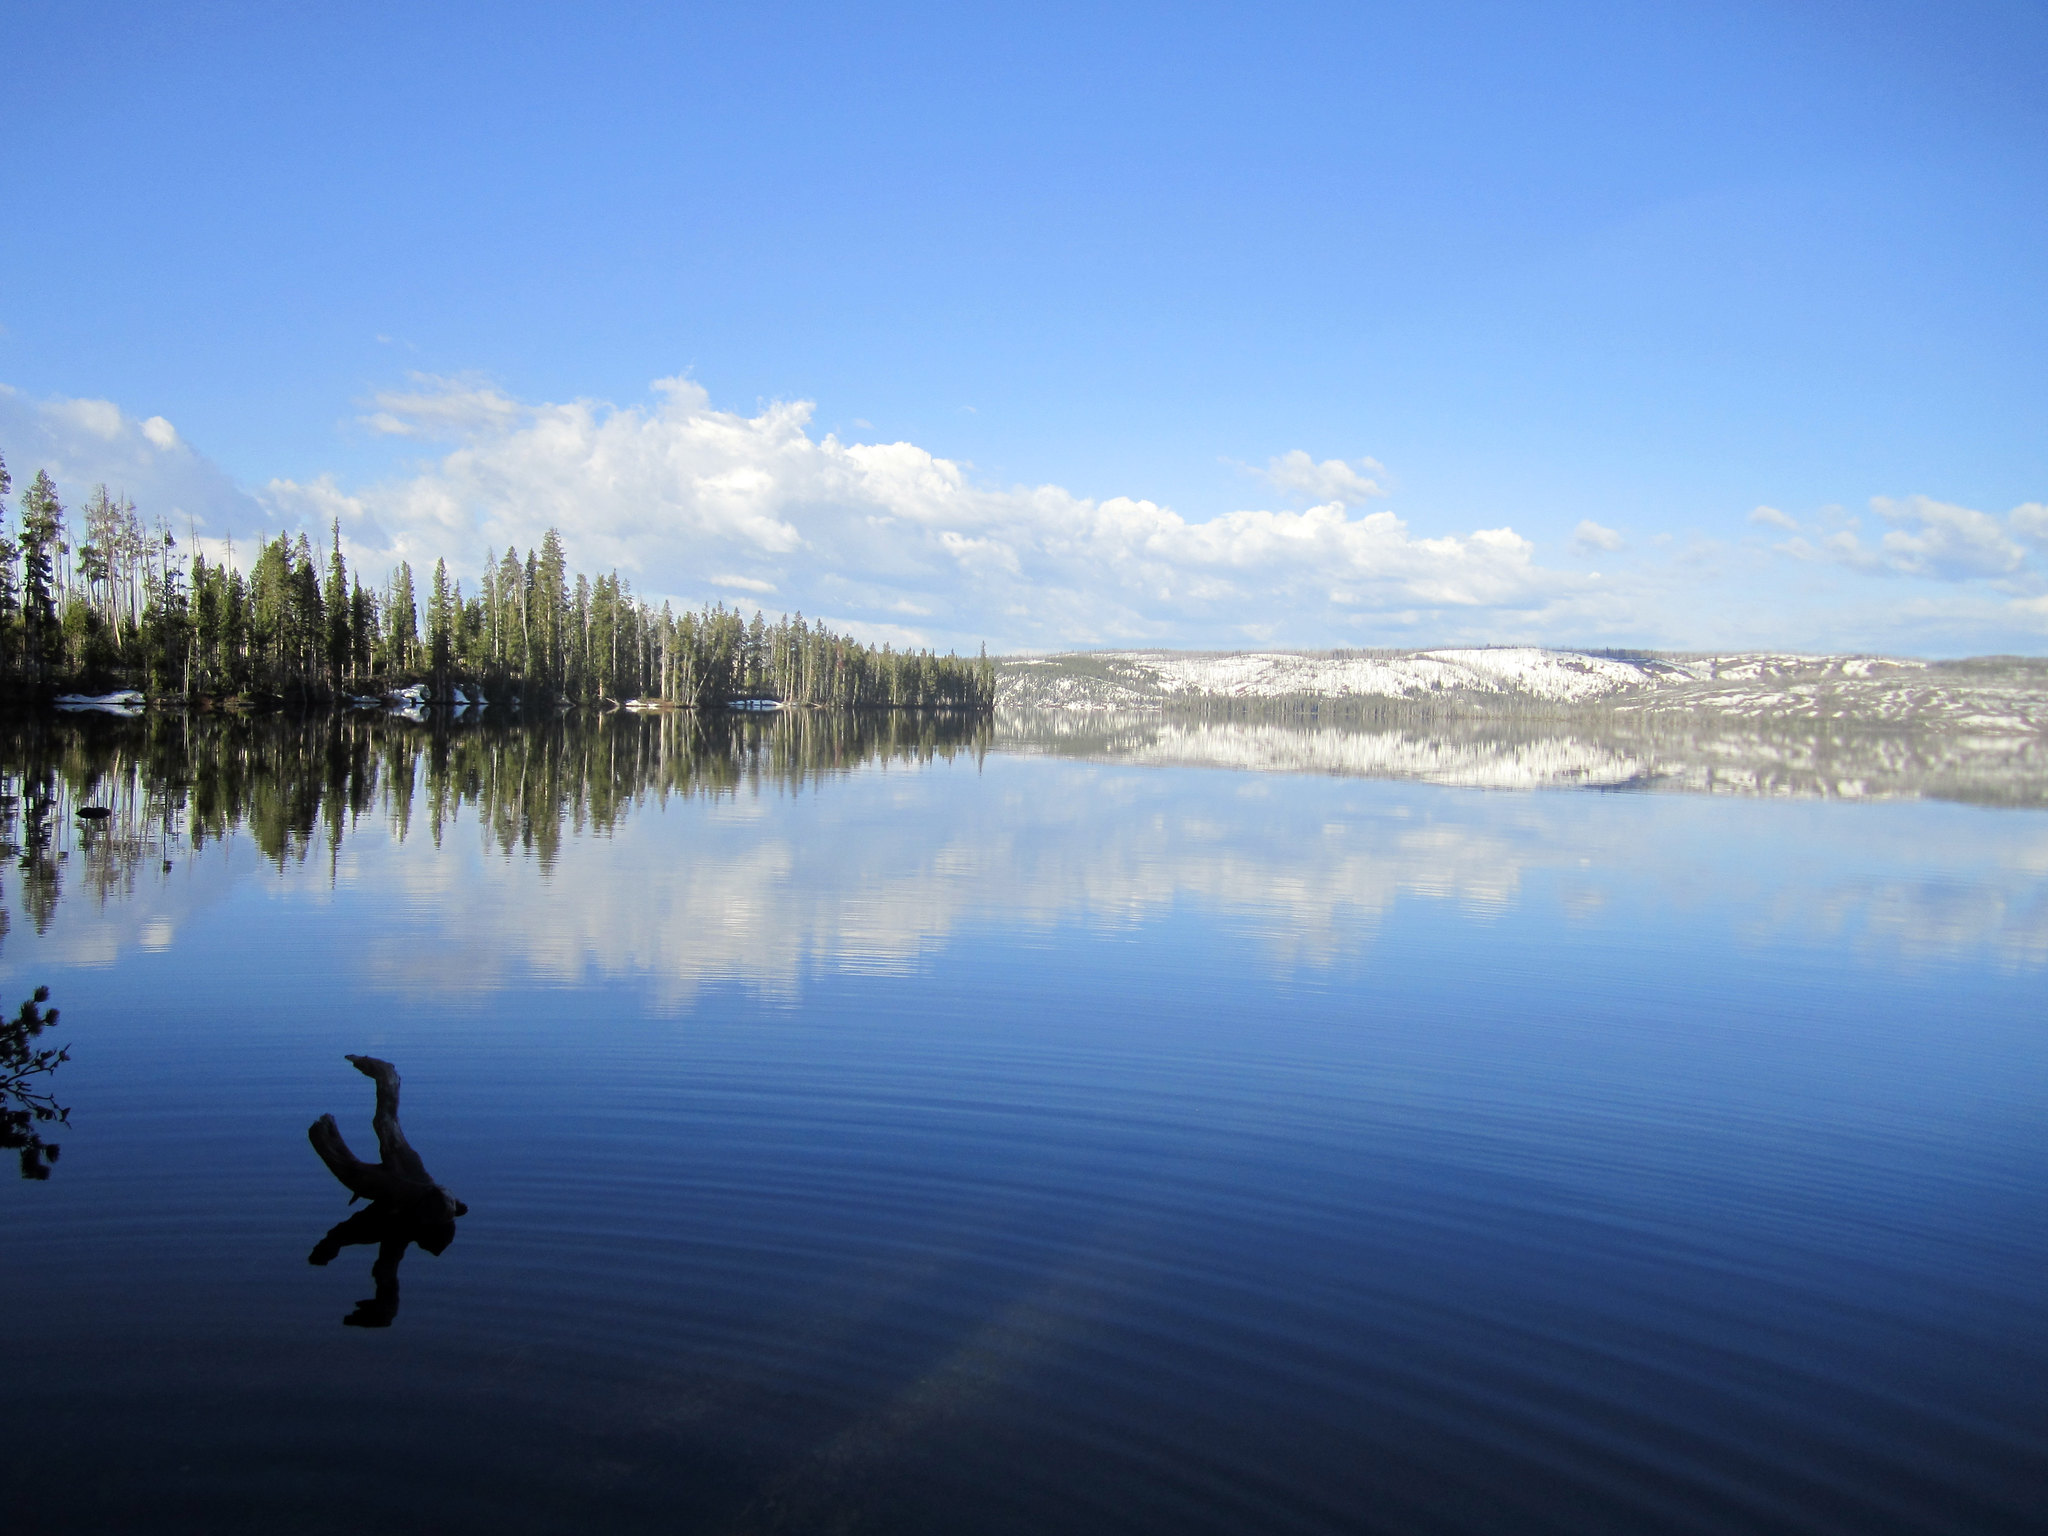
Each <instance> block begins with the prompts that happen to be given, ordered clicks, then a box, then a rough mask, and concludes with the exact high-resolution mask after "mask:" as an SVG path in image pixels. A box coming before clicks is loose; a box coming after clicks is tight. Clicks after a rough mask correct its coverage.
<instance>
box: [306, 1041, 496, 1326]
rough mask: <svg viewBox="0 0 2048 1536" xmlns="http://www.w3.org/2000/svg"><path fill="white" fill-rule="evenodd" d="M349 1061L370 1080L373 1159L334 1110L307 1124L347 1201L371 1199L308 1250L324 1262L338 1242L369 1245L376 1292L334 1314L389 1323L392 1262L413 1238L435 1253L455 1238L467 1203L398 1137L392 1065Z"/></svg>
mask: <svg viewBox="0 0 2048 1536" xmlns="http://www.w3.org/2000/svg"><path fill="white" fill-rule="evenodd" d="M348 1060H349V1062H350V1064H351V1065H353V1066H354V1067H355V1069H356V1070H357V1071H358V1072H360V1073H362V1074H363V1076H365V1077H367V1078H369V1079H371V1080H372V1081H373V1082H375V1083H376V1085H377V1108H376V1114H375V1117H374V1118H373V1119H372V1120H371V1126H372V1128H373V1129H374V1130H375V1131H376V1134H377V1152H378V1161H376V1162H374V1163H366V1162H364V1161H363V1160H362V1159H361V1158H359V1157H357V1156H356V1155H355V1154H354V1153H353V1152H351V1151H350V1150H349V1147H348V1143H347V1142H346V1141H345V1140H343V1139H342V1134H341V1128H340V1127H339V1126H337V1125H336V1124H335V1123H334V1116H332V1115H322V1116H321V1117H320V1118H319V1119H318V1120H315V1121H314V1122H313V1124H312V1126H311V1128H310V1129H309V1130H308V1131H307V1133H306V1135H307V1139H308V1140H309V1141H311V1142H312V1144H313V1150H314V1151H315V1152H317V1153H318V1154H319V1156H320V1161H321V1162H323V1163H325V1164H326V1165H327V1169H328V1171H329V1172H330V1173H332V1174H333V1175H334V1176H335V1178H336V1179H338V1180H340V1182H341V1185H342V1187H343V1188H344V1189H346V1190H347V1191H348V1192H349V1196H348V1198H349V1204H351V1205H353V1204H355V1202H356V1201H358V1200H362V1199H367V1200H368V1201H369V1202H370V1204H369V1205H368V1206H367V1207H366V1208H365V1209H363V1210H360V1211H358V1212H356V1214H355V1215H353V1216H351V1217H349V1218H348V1219H347V1220H345V1221H341V1222H337V1223H336V1224H335V1225H334V1226H332V1227H330V1228H329V1229H328V1231H327V1235H326V1236H325V1237H323V1238H321V1239H320V1241H319V1242H318V1243H316V1244H315V1245H314V1247H313V1251H312V1253H310V1254H309V1255H307V1261H308V1262H309V1263H312V1264H315V1265H320V1266H323V1267H324V1266H325V1265H327V1264H330V1263H332V1262H333V1261H334V1259H335V1257H336V1256H337V1255H339V1254H340V1252H341V1250H342V1249H344V1248H354V1247H358V1246H364V1245H369V1244H375V1245H376V1248H377V1258H376V1260H375V1262H374V1263H372V1264H371V1265H370V1278H371V1280H372V1281H374V1282H375V1284H376V1287H377V1294H376V1295H375V1296H371V1297H366V1298H364V1299H363V1300H361V1301H359V1302H357V1303H356V1307H355V1310H354V1311H353V1312H351V1313H349V1315H348V1316H347V1317H344V1318H343V1319H342V1320H341V1321H342V1323H343V1325H344V1326H346V1327H350V1328H388V1327H390V1326H391V1322H392V1319H393V1318H395V1317H397V1316H398V1266H399V1264H400V1263H401V1262H402V1261H403V1260H404V1258H405V1250H406V1249H408V1248H410V1247H411V1246H413V1244H415V1243H417V1244H418V1245H419V1246H420V1247H421V1248H423V1249H425V1250H426V1251H427V1252H428V1253H431V1254H434V1255H436V1256H439V1255H440V1254H442V1253H444V1252H446V1251H447V1248H448V1245H449V1244H450V1243H452V1242H454V1241H455V1220H456V1218H457V1217H459V1216H466V1215H468V1214H469V1207H468V1206H467V1205H465V1204H463V1203H462V1202H461V1201H460V1200H457V1199H456V1198H455V1197H454V1196H453V1195H451V1194H449V1193H448V1191H447V1190H445V1189H443V1188H442V1187H441V1186H440V1185H439V1184H437V1183H435V1182H434V1180H433V1178H432V1177H431V1176H430V1175H429V1174H428V1173H427V1168H426V1164H425V1163H423V1162H422V1161H421V1160H420V1155H419V1153H417V1152H415V1151H414V1150H413V1149H412V1146H411V1144H410V1143H408V1142H407V1141H406V1139H405V1131H404V1129H403V1128H402V1127H401V1126H400V1125H399V1121H398V1088H399V1079H398V1069H397V1068H396V1067H394V1066H392V1064H391V1063H390V1062H388V1061H382V1060H379V1059H378V1058H377V1057H374V1056H350V1057H349V1058H348Z"/></svg>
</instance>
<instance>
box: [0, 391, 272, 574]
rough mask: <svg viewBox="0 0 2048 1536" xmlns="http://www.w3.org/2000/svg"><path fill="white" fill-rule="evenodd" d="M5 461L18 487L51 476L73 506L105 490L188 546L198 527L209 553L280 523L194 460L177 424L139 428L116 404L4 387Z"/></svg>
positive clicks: (148, 422) (159, 422)
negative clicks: (237, 536)
mask: <svg viewBox="0 0 2048 1536" xmlns="http://www.w3.org/2000/svg"><path fill="white" fill-rule="evenodd" d="M0 455H4V456H5V458H6V460H7V465H8V468H9V470H10V471H11V472H12V473H13V475H14V478H15V480H16V482H17V483H20V482H24V481H26V480H27V479H28V478H29V477H30V476H32V475H33V474H34V473H35V472H36V471H37V470H39V469H42V470H47V471H49V474H50V477H51V478H52V479H53V480H55V481H56V482H57V492H58V495H59V496H60V497H62V498H63V501H64V504H65V505H66V506H67V507H76V506H78V505H79V504H80V503H82V502H83V501H84V500H85V498H86V497H87V496H88V495H89V494H90V493H91V491H92V488H93V486H95V485H101V484H103V485H105V486H107V487H108V488H109V489H110V490H112V491H113V492H114V493H115V494H116V495H126V496H128V497H130V498H131V499H132V500H133V501H134V502H135V504H136V506H137V507H138V508H139V509H140V510H141V512H142V515H143V517H144V518H146V519H148V520H150V521H152V522H153V521H154V520H155V519H157V518H159V517H161V518H163V519H164V520H165V521H166V522H168V523H169V524H170V528H171V531H172V533H173V534H174V535H175V536H176V538H177V539H178V541H179V543H180V545H183V544H184V543H185V542H186V541H187V539H188V537H189V533H190V530H192V529H194V528H196V529H197V530H198V532H199V534H200V535H201V538H202V542H206V547H207V549H208V552H209V553H213V552H214V551H215V547H216V546H215V545H214V544H213V543H212V542H208V541H209V540H217V539H219V538H220V537H221V536H222V535H224V534H227V533H230V532H239V533H241V534H243V535H245V536H246V535H250V534H253V533H254V532H255V531H256V530H257V529H258V528H259V527H261V526H262V525H263V523H264V522H265V521H266V520H267V519H269V518H271V517H272V516H274V514H272V513H271V512H269V511H267V510H266V509H265V508H264V507H263V506H262V505H261V504H260V503H259V502H258V501H257V500H256V499H255V498H254V497H252V496H251V495H250V494H249V493H248V492H247V491H245V490H243V489H242V488H241V487H240V486H238V485H236V484H235V483H234V481H233V480H232V479H231V478H229V476H227V475H226V474H224V473H223V472H222V471H221V469H220V468H219V466H217V465H215V464H211V463H209V462H208V461H207V460H206V459H204V458H202V457H201V456H200V455H198V454H196V453H193V452H192V451H191V449H190V448H188V447H187V446H186V445H185V443H184V442H183V440H182V439H180V437H179V436H178V432H177V429H176V428H175V427H174V426H172V425H171V423H170V422H169V421H167V420H165V419H164V418H163V417H161V416H151V417H148V418H147V419H145V420H141V421H137V420H136V419H135V418H134V417H132V416H129V415H127V414H126V413H125V412H123V411H122V410H121V408H120V407H119V406H117V405H115V404H114V403H113V402H112V401H111V400H66V399H54V400H38V399H35V398H33V397H32V396H29V395H25V394H23V393H22V392H21V391H19V390H16V389H11V388H7V387H5V386H0ZM245 541H246V540H245Z"/></svg>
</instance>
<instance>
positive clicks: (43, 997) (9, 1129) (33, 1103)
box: [0, 987, 71, 1179]
mask: <svg viewBox="0 0 2048 1536" xmlns="http://www.w3.org/2000/svg"><path fill="white" fill-rule="evenodd" d="M49 1000H50V989H49V988H48V987H37V988H36V990H35V995H34V996H33V997H31V998H29V999H28V1001H27V1002H25V1003H23V1004H22V1005H21V1008H20V1011H19V1012H17V1013H16V1014H15V1016H14V1017H13V1018H11V1019H5V1020H0V1150H4V1151H8V1152H13V1153H16V1154H17V1155H18V1156H19V1157H20V1159H21V1176H22V1177H23V1178H24V1179H47V1178H48V1177H49V1176H50V1165H51V1164H52V1163H54V1162H56V1161H57V1153H58V1145H57V1143H56V1142H54V1141H45V1140H44V1139H43V1135H42V1132H41V1131H40V1130H38V1129H37V1127H39V1126H46V1125H69V1124H70V1123H71V1111H70V1110H68V1109H66V1108H65V1107H64V1106H63V1105H61V1104H59V1103H58V1102H57V1100H56V1099H55V1098H54V1097H53V1096H52V1095H51V1093H50V1091H49V1090H48V1089H46V1088H43V1087H41V1086H39V1085H37V1084H36V1082H35V1079H37V1078H40V1077H47V1076H48V1075H49V1074H51V1073H53V1072H55V1071H56V1070H57V1068H58V1067H60V1066H62V1065H63V1064H64V1063H65V1062H67V1061H69V1060H70V1059H71V1049H70V1047H69V1046H57V1047H51V1046H40V1047H39V1046H37V1045H36V1043H35V1042H36V1037H37V1036H39V1035H40V1034H42V1032H43V1031H44V1030H46V1029H48V1028H49V1027H50V1026H51V1025H52V1024H54V1023H56V1022H57V1010H56V1009H54V1008H45V1007H43V1006H42V1005H43V1004H44V1003H46V1002H48V1001H49Z"/></svg>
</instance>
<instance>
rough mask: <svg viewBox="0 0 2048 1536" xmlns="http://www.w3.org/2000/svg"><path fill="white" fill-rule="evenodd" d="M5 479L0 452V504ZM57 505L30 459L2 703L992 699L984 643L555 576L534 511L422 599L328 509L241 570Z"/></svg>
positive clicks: (160, 526)
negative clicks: (936, 645)
mask: <svg viewBox="0 0 2048 1536" xmlns="http://www.w3.org/2000/svg"><path fill="white" fill-rule="evenodd" d="M11 489H12V481H11V479H10V476H9V474H8V470H7V466H6V463H5V461H4V460H0V506H4V498H5V497H6V496H7V495H8V493H9V492H10V491H11ZM76 517H77V523H76V524H74V523H73V521H72V514H71V513H69V512H67V509H66V508H65V507H64V505H63V502H62V500H61V499H60V498H59V496H58V493H57V487H56V485H55V484H54V483H53V482H52V481H51V479H50V477H49V475H48V474H47V473H46V472H44V471H40V470H39V471H37V473H36V476H35V479H34V480H33V481H32V482H31V483H30V484H29V485H28V487H27V488H26V489H25V490H24V491H23V492H22V493H21V496H20V500H19V517H18V519H17V520H16V521H15V522H14V525H13V526H12V527H8V526H6V525H5V520H4V519H0V688H4V691H5V693H6V694H7V695H8V696H10V697H12V698H14V699H16V700H27V699H38V698H44V697H48V696H50V695H52V694H55V693H59V692H63V691H73V692H79V693H105V692H109V691H113V690H116V689H136V690H139V691H141V692H143V693H145V694H147V695H149V696H150V697H152V698H158V699H174V700H181V701H188V702H194V703H199V704H211V703H242V704H250V705H261V704H264V703H285V702H289V703H293V704H297V705H301V706H309V705H320V704H329V703H347V702H349V701H351V700H360V699H365V698H381V697H383V696H386V695H389V694H392V693H396V692H398V691H400V690H404V689H407V688H411V687H414V686H415V685H421V686H423V687H424V690H425V692H426V695H427V696H428V697H429V698H432V699H437V700H446V699H451V698H453V697H455V694H456V690H458V689H459V690H461V692H462V694H463V696H464V697H467V698H471V699H481V700H488V701H490V702H492V703H501V704H502V703H526V704H540V703H556V704H561V703H567V704H606V703H623V702H629V701H635V700H647V701H658V702H660V703H664V704H672V705H677V706H682V707H693V708H702V707H717V706H720V705H729V704H735V703H742V702H746V701H750V700H761V701H768V700H773V701H776V702H779V703H782V704H786V705H804V706H820V707H841V708H884V709H888V708H910V709H947V710H966V711H970V712H974V713H977V714H987V713H989V712H990V711H992V710H993V709H994V707H995V668H994V665H993V663H991V662H990V661H989V659H988V657H987V654H986V650H985V649H984V652H983V654H982V655H980V656H978V657H971V658H963V657H960V656H958V655H954V654H947V655H944V656H940V655H937V654H935V653H934V652H932V651H929V650H900V651H899V650H896V649H893V648H892V647H890V646H887V645H883V646H879V647H878V646H872V645H866V644H863V643H862V642H860V641H858V640H856V639H854V638H852V637H851V636H848V635H841V634H835V633H833V631H832V630H831V629H829V628H828V627H826V626H825V625H823V624H818V623H813V622H808V621H806V620H805V619H804V617H803V615H802V614H800V613H799V614H795V615H792V616H788V617H785V618H782V619H779V620H777V621H776V622H774V623H772V624H771V623H769V622H768V621H767V620H766V619H764V617H763V616H762V615H761V613H760V612H758V611H756V613H755V614H754V616H753V618H752V620H751V621H750V620H748V619H747V618H746V617H744V616H743V615H742V614H741V613H740V612H739V611H738V610H737V609H730V608H727V607H725V606H724V605H723V604H722V603H721V604H714V605H712V606H710V607H706V608H700V609H694V610H692V609H685V610H682V611H680V612H678V611H677V610H676V609H675V608H674V607H673V605H672V604H670V603H667V602H664V603H662V605H661V606H660V607H659V608H656V607H655V606H653V605H652V604H651V603H648V602H646V601H644V600H642V599H640V598H638V597H636V596H635V595H634V593H633V590H632V587H631V585H630V583H628V582H627V581H625V580H624V579H623V578H622V577H620V576H619V574H618V573H617V572H616V571H613V572H611V573H610V574H608V575H601V576H597V577H594V578H593V577H590V576H588V575H585V574H582V573H575V574H573V575H572V573H571V572H570V570H569V567H568V560H567V556H566V553H565V551H564V548H563V544H562V539H561V536H560V534H558V533H557V532H556V531H555V530H553V529H549V530H548V532H547V535H546V537H544V538H543V539H542V540H541V544H540V548H539V549H538V550H528V551H527V552H526V554H525V556H524V557H523V558H522V557H521V555H520V554H519V552H518V551H517V550H516V549H512V548H508V549H507V550H506V551H505V553H504V555H503V556H502V557H501V558H500V559H499V560H498V561H497V563H496V564H495V565H492V566H491V567H489V568H488V569H486V570H485V571H484V573H483V576H482V578H481V580H478V581H476V582H475V583H474V585H473V587H472V589H471V590H470V591H469V592H467V593H465V592H464V590H463V584H462V582H461V581H460V580H451V579H450V576H449V573H448V567H447V562H446V561H445V560H438V561H436V562H435V564H434V570H433V573H432V577H431V580H430V581H429V582H428V584H427V591H426V593H425V595H424V602H423V601H422V598H421V595H420V594H419V593H418V592H417V591H416V589H415V580H414V575H413V571H412V567H411V566H410V565H409V564H400V565H399V566H398V568H397V569H396V570H394V571H392V572H391V573H390V575H389V577H388V578H387V579H386V580H385V581H384V582H383V584H382V585H381V586H378V587H374V588H373V587H369V586H365V585H364V582H363V579H362V573H361V572H360V571H351V570H350V569H349V568H348V564H347V562H346V561H345V560H344V558H343V556H342V550H341V532H340V526H339V524H338V523H337V524H336V526H335V528H334V535H333V543H332V547H331V548H330V549H329V550H328V551H326V552H325V557H324V559H323V558H322V557H321V555H320V554H318V553H316V551H315V550H314V549H313V547H312V545H311V542H310V541H309V540H308V539H307V537H306V535H305V534H303V533H300V534H298V535H297V536H296V537H294V536H291V535H289V534H284V533H280V534H278V535H277V536H276V537H275V538H273V539H271V540H269V541H268V542H266V543H263V544H261V545H260V546H259V548H258V550H257V554H256V558H255V560H254V561H253V562H252V563H251V565H250V568H249V570H248V571H247V572H246V573H244V572H243V570H242V569H241V568H240V566H239V565H237V564H236V563H235V561H234V560H233V558H232V555H233V549H232V545H230V546H229V547H228V552H227V553H228V558H225V559H220V560H208V559H207V558H206V556H205V554H204V553H203V552H201V551H199V550H196V549H195V550H194V551H193V552H192V553H191V554H190V556H189V557H186V556H184V555H182V554H181V553H180V552H179V550H178V544H177V540H176V538H175V537H174V535H173V533H172V530H171V528H170V526H169V525H168V523H166V522H165V521H164V520H163V519H158V520H157V522H156V523H155V525H154V526H153V527H145V525H144V523H143V521H142V519H141V518H140V516H139V515H138V514H137V511H136V508H135V505H134V503H133V502H131V501H129V500H127V499H126V498H125V497H119V498H117V497H115V496H112V495H110V494H109V493H108V491H107V488H106V487H105V486H103V485H102V486H96V487H94V489H93V491H92V493H91V495H90V496H89V497H88V498H87V499H86V502H85V504H84V506H83V507H81V508H79V509H78V511H77V514H76ZM80 525H82V526H80ZM74 534H76V535H77V536H76V537H75V538H74ZM323 567H324V569H323Z"/></svg>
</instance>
